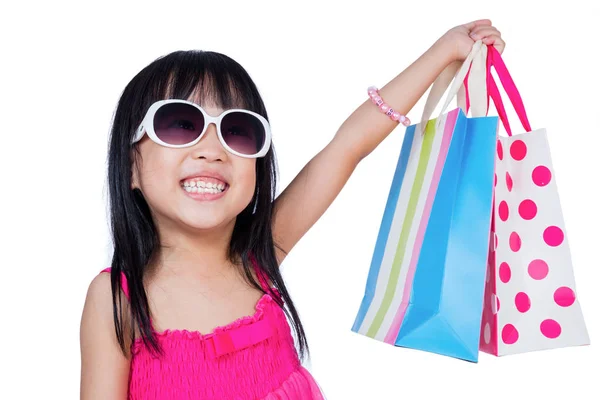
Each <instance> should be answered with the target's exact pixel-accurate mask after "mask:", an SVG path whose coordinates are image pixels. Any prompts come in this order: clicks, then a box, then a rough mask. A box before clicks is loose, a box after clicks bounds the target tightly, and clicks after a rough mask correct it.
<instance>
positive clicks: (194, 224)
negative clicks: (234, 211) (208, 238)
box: [180, 213, 235, 230]
mask: <svg viewBox="0 0 600 400" xmlns="http://www.w3.org/2000/svg"><path fill="white" fill-rule="evenodd" d="M180 221H181V223H182V224H184V225H185V226H187V227H188V228H191V229H197V230H212V229H217V228H225V227H227V226H229V225H230V224H231V225H233V224H235V217H233V218H232V217H231V216H225V215H218V214H215V213H202V215H199V214H194V215H185V216H182V217H181V218H180Z"/></svg>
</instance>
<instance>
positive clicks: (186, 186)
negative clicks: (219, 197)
mask: <svg viewBox="0 0 600 400" xmlns="http://www.w3.org/2000/svg"><path fill="white" fill-rule="evenodd" d="M180 186H181V188H182V189H183V190H185V191H186V192H188V193H201V194H203V193H206V194H219V193H223V192H224V191H226V190H227V188H228V187H229V185H228V184H227V183H225V182H222V181H220V180H218V179H214V178H192V179H185V180H183V181H181V182H180Z"/></svg>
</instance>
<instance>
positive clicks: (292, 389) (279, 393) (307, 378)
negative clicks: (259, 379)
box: [262, 367, 324, 400]
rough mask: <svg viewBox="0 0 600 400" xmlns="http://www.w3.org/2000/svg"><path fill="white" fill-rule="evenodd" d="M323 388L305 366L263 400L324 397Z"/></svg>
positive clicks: (319, 399) (294, 399) (319, 398)
mask: <svg viewBox="0 0 600 400" xmlns="http://www.w3.org/2000/svg"><path fill="white" fill-rule="evenodd" d="M323 398H324V397H323V394H322V392H321V388H320V387H319V385H318V384H317V382H316V381H315V380H314V379H313V377H312V375H311V374H310V372H308V370H306V369H305V368H304V367H300V368H298V369H297V370H296V371H294V372H292V373H291V374H290V376H289V377H288V378H287V379H286V380H285V382H283V384H282V385H281V387H280V388H278V389H276V390H274V391H273V392H271V393H269V394H268V395H267V396H266V397H264V398H263V399H262V400H296V399H318V400H321V399H323Z"/></svg>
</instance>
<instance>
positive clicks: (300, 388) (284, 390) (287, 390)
mask: <svg viewBox="0 0 600 400" xmlns="http://www.w3.org/2000/svg"><path fill="white" fill-rule="evenodd" d="M255 270H256V272H257V276H258V277H259V279H260V281H261V285H262V287H263V289H265V291H267V283H266V281H265V279H264V277H263V276H262V274H261V272H260V271H259V269H258V268H256V267H255ZM102 272H110V268H106V269H104V270H102ZM121 279H122V282H121V283H122V286H123V288H124V293H125V295H126V296H127V298H129V294H128V291H127V282H126V279H125V276H124V275H122V276H121ZM273 290H274V291H275V293H276V294H277V295H279V293H278V292H277V290H276V289H273ZM155 335H156V336H157V338H158V341H159V343H160V344H161V346H162V348H163V350H164V355H163V357H162V358H159V357H155V356H153V355H152V353H151V352H150V351H149V350H148V349H147V348H146V346H144V344H143V342H142V340H141V338H138V339H136V340H135V341H134V342H133V343H132V345H131V353H132V358H131V368H130V376H129V394H128V399H130V400H137V399H144V400H150V399H161V400H167V399H177V400H185V399H202V400H209V399H211V400H212V399H214V400H216V399H218V400H247V399H253V400H254V399H263V400H300V399H302V400H313V399H315V400H317V399H318V400H321V399H324V396H323V394H322V392H321V390H320V388H319V385H318V384H317V382H316V381H315V380H314V378H313V377H312V376H311V374H310V373H309V372H308V370H306V369H305V368H304V367H303V366H302V364H301V363H300V360H299V358H298V354H297V352H296V348H295V347H294V339H293V337H292V335H291V329H290V326H289V325H288V322H287V319H286V316H285V314H284V312H283V310H282V309H281V308H280V307H279V306H278V305H277V303H276V302H275V301H274V300H273V298H272V297H271V296H270V295H269V294H264V295H263V296H262V297H261V298H260V300H259V301H258V303H257V304H256V307H255V312H254V314H253V315H251V316H247V317H243V318H240V319H237V320H236V321H233V322H232V323H230V324H228V325H225V326H222V327H217V328H215V329H214V330H213V331H212V332H210V333H208V334H202V333H200V332H197V331H187V330H169V329H167V330H166V331H164V332H160V333H159V332H155Z"/></svg>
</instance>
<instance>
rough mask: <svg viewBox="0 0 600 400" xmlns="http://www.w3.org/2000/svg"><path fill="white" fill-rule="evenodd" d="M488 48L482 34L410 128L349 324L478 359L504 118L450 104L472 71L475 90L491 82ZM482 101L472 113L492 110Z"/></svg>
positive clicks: (383, 337)
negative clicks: (440, 95)
mask: <svg viewBox="0 0 600 400" xmlns="http://www.w3.org/2000/svg"><path fill="white" fill-rule="evenodd" d="M485 57H486V47H485V46H482V45H481V42H477V43H476V44H475V45H474V46H473V50H472V52H471V54H470V55H469V57H468V58H467V59H466V60H465V62H464V63H463V64H462V67H461V68H460V70H459V71H458V73H457V74H456V76H455V79H454V82H453V85H452V87H451V89H450V91H449V93H448V97H447V100H446V104H445V105H444V107H443V108H442V112H441V113H440V116H438V117H437V118H434V119H431V120H429V119H428V118H429V115H431V114H429V115H427V112H424V116H426V117H424V118H423V120H424V122H421V123H419V124H416V125H411V126H410V127H408V128H407V130H406V134H405V138H404V142H403V145H402V149H401V151H400V156H399V159H398V162H397V165H396V171H395V173H394V177H393V180H392V183H391V188H390V191H389V195H388V201H387V204H386V207H385V210H384V213H383V218H382V221H381V226H380V230H379V235H378V238H377V241H376V244H375V249H374V252H373V256H372V261H371V266H370V269H369V274H368V278H367V283H366V288H365V293H364V297H363V299H362V302H361V305H360V308H359V311H358V314H357V316H356V319H355V321H354V325H353V327H352V331H354V332H356V333H359V334H361V335H365V336H367V337H370V338H373V339H376V340H379V341H383V342H385V343H389V344H392V345H395V346H401V347H407V348H413V349H417V350H422V351H428V352H432V353H437V354H442V355H446V356H450V357H456V358H460V359H464V360H469V361H473V362H476V361H477V360H478V349H479V333H480V326H481V318H482V309H483V295H484V286H485V276H486V265H487V257H488V249H489V245H490V243H489V232H490V225H491V215H492V193H493V184H494V162H495V151H496V138H497V130H498V118H497V117H485V116H483V117H478V116H476V117H469V118H468V117H467V116H466V115H465V113H464V111H463V109H464V107H463V108H461V107H459V108H456V109H454V110H452V111H450V112H447V113H444V111H445V109H446V108H447V107H448V105H449V103H450V102H451V101H452V100H453V99H454V97H455V96H456V95H457V94H458V92H459V90H461V89H464V86H463V81H464V80H465V77H466V76H467V73H469V75H470V76H469V78H468V87H469V94H470V91H471V88H473V87H485ZM482 64H483V66H482ZM469 71H470V72H469ZM481 71H483V72H481ZM434 86H435V84H434ZM446 87H447V86H446ZM433 92H434V89H433V88H432V90H431V92H430V96H432V94H433ZM430 100H431V98H429V99H428V104H430V103H431V101H430ZM471 100H472V101H473V102H474V103H475V100H474V99H473V98H472V97H471ZM435 103H436V104H437V101H435ZM480 103H481V102H480ZM459 106H460V101H459ZM427 108H428V106H426V109H427ZM429 108H431V107H429ZM481 108H482V107H479V111H477V112H476V110H475V108H474V109H473V115H476V114H481V115H485V106H484V107H483V110H481Z"/></svg>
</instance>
